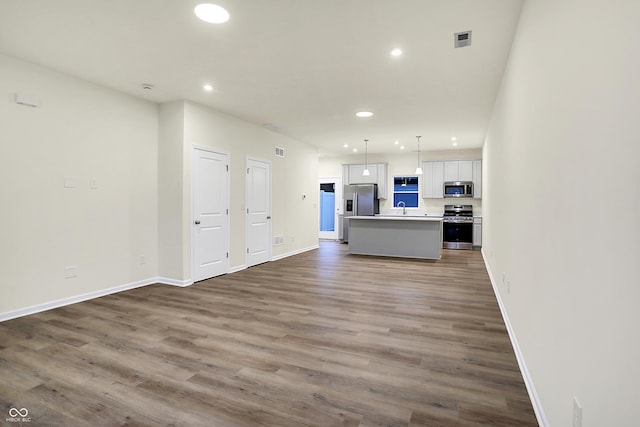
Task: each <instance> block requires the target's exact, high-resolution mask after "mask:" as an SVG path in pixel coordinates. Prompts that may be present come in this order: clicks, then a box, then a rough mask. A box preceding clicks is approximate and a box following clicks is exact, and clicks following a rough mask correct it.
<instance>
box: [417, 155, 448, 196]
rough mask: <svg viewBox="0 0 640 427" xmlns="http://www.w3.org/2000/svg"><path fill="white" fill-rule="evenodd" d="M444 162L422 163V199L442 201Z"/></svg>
mask: <svg viewBox="0 0 640 427" xmlns="http://www.w3.org/2000/svg"><path fill="white" fill-rule="evenodd" d="M443 184H444V162H422V198H423V199H442V198H443V194H442V191H443Z"/></svg>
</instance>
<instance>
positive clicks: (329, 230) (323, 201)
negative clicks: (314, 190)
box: [318, 177, 343, 240]
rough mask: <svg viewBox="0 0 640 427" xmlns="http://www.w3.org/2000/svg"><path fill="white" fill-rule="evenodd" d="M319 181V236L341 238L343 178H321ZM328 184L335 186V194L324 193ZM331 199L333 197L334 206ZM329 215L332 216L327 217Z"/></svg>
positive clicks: (322, 237)
mask: <svg viewBox="0 0 640 427" xmlns="http://www.w3.org/2000/svg"><path fill="white" fill-rule="evenodd" d="M318 182H319V184H320V193H319V194H320V201H319V202H318V222H319V231H318V237H319V238H320V239H334V240H338V239H339V238H340V235H339V230H340V223H339V215H340V214H342V209H343V206H342V178H340V177H331V178H320V179H319V180H318ZM327 185H328V186H332V187H333V194H327V192H325V193H323V187H326V186H327ZM326 196H332V197H326ZM331 199H333V206H332V204H331V202H330V201H331ZM327 216H330V218H327ZM331 224H333V227H331Z"/></svg>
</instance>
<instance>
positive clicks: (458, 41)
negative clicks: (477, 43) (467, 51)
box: [453, 31, 471, 48]
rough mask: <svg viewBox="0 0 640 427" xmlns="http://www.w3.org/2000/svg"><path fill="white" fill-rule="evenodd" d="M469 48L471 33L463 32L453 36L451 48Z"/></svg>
mask: <svg viewBox="0 0 640 427" xmlns="http://www.w3.org/2000/svg"><path fill="white" fill-rule="evenodd" d="M467 46H471V31H463V32H461V33H455V34H454V35H453V47H455V48H458V47H467Z"/></svg>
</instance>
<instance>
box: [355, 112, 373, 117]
mask: <svg viewBox="0 0 640 427" xmlns="http://www.w3.org/2000/svg"><path fill="white" fill-rule="evenodd" d="M356 116H358V117H371V116H373V113H372V112H371V111H358V112H357V113H356Z"/></svg>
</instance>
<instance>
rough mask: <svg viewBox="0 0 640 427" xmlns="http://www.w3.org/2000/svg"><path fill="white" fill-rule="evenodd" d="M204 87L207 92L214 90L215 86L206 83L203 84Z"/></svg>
mask: <svg viewBox="0 0 640 427" xmlns="http://www.w3.org/2000/svg"><path fill="white" fill-rule="evenodd" d="M202 89H204V90H206V91H207V92H211V91H212V90H213V86H211V85H210V84H206V85H204V86H202Z"/></svg>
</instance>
